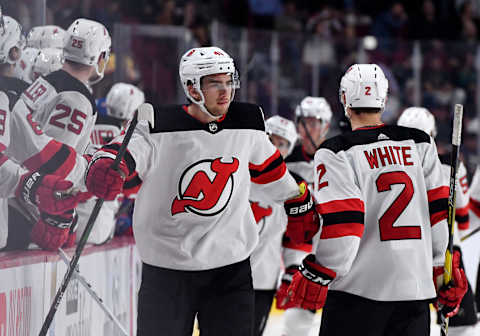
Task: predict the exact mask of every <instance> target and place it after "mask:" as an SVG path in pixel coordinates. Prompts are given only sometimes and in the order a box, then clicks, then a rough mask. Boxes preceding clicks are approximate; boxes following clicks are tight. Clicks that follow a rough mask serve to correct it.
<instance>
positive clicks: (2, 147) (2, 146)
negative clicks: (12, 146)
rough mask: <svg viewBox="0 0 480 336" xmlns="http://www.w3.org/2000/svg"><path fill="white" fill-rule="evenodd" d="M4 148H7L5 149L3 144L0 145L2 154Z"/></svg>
mask: <svg viewBox="0 0 480 336" xmlns="http://www.w3.org/2000/svg"><path fill="white" fill-rule="evenodd" d="M5 148H7V147H5V145H4V144H2V143H0V152H3V151H4V150H5Z"/></svg>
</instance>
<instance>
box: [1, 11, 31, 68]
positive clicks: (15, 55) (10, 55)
mask: <svg viewBox="0 0 480 336" xmlns="http://www.w3.org/2000/svg"><path fill="white" fill-rule="evenodd" d="M24 46H25V37H24V36H23V33H22V26H21V25H20V24H19V23H18V22H17V21H16V20H15V19H13V18H11V17H10V16H6V15H3V14H2V13H1V10H0V63H8V64H15V62H17V61H18V60H19V58H20V56H21V52H22V49H23V47H24Z"/></svg>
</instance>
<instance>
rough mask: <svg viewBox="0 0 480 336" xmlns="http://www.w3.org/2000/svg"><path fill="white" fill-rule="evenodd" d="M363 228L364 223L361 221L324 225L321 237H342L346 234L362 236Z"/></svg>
mask: <svg viewBox="0 0 480 336" xmlns="http://www.w3.org/2000/svg"><path fill="white" fill-rule="evenodd" d="M363 228H364V227H363V224H361V223H342V224H334V225H327V226H324V227H322V233H321V234H320V239H330V238H341V237H346V236H356V237H359V238H362V235H363Z"/></svg>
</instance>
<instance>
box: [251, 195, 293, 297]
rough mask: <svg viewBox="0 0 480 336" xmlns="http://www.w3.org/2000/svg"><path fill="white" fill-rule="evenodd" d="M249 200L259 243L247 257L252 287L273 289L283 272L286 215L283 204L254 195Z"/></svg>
mask: <svg viewBox="0 0 480 336" xmlns="http://www.w3.org/2000/svg"><path fill="white" fill-rule="evenodd" d="M253 187H254V186H253ZM250 199H251V204H250V205H251V208H252V211H253V216H254V217H255V221H256V223H257V231H258V244H257V246H256V247H255V250H253V252H252V255H251V256H250V263H251V267H252V279H253V289H256V290H272V289H276V288H277V282H278V279H279V276H280V272H281V271H282V264H283V263H282V236H283V233H284V232H285V229H286V228H287V214H286V213H285V209H284V208H283V203H279V202H268V201H264V200H261V199H257V198H256V197H254V196H253V194H252V197H250Z"/></svg>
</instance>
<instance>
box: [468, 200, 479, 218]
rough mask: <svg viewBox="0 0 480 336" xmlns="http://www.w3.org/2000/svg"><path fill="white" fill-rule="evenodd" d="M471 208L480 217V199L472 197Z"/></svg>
mask: <svg viewBox="0 0 480 336" xmlns="http://www.w3.org/2000/svg"><path fill="white" fill-rule="evenodd" d="M470 209H471V210H472V211H473V213H474V214H475V215H476V216H477V217H480V201H477V200H475V199H473V198H471V197H470Z"/></svg>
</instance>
